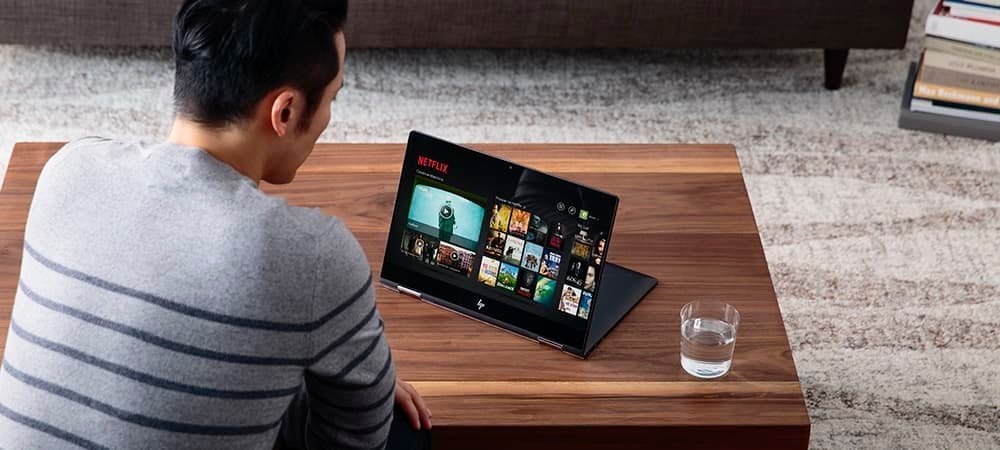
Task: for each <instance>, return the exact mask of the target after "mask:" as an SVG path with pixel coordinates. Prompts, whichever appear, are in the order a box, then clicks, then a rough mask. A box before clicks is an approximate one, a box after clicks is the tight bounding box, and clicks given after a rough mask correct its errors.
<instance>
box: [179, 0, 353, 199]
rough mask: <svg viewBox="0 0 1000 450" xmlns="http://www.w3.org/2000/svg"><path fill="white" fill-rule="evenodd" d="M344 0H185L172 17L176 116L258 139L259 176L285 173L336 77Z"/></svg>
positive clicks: (325, 108) (309, 138) (316, 123)
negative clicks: (262, 151)
mask: <svg viewBox="0 0 1000 450" xmlns="http://www.w3.org/2000/svg"><path fill="white" fill-rule="evenodd" d="M346 15H347V0H186V1H185V2H184V3H183V5H181V8H180V10H179V11H178V13H177V16H176V17H175V19H174V44H173V46H174V55H175V58H176V79H175V85H174V104H175V107H176V109H177V115H178V117H179V118H181V119H183V120H186V121H190V122H192V123H196V124H198V126H199V127H201V128H204V129H206V130H216V131H219V132H223V131H225V132H230V133H232V132H235V133H241V134H244V135H246V136H245V137H247V138H248V139H253V140H254V141H255V142H256V143H259V144H265V145H263V146H262V147H261V148H263V149H266V150H265V151H266V154H264V155H259V157H260V158H262V165H263V166H264V167H263V173H261V174H260V175H261V178H262V179H263V180H265V181H268V182H271V183H287V182H290V181H291V180H292V179H293V178H294V176H295V171H296V170H297V169H298V167H299V166H300V165H301V164H302V163H303V162H304V161H305V159H306V157H308V156H309V153H310V152H311V150H312V148H313V146H314V145H315V143H316V140H317V139H319V135H320V134H321V133H322V132H323V130H324V129H326V126H327V125H328V124H329V120H330V103H331V102H332V100H333V98H334V97H335V96H336V94H337V92H338V91H339V90H340V88H341V87H342V85H343V65H344V56H345V55H344V54H345V43H344V35H343V32H342V28H343V24H344V21H345V20H346Z"/></svg>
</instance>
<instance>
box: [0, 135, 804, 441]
mask: <svg viewBox="0 0 1000 450" xmlns="http://www.w3.org/2000/svg"><path fill="white" fill-rule="evenodd" d="M59 147H60V145H59V144H44V143H42V144H18V145H17V146H16V147H15V149H14V154H13V157H12V158H11V162H10V168H9V169H8V172H7V177H6V180H5V182H4V186H3V190H2V191H0V330H2V331H0V352H2V345H3V342H5V340H6V330H7V327H8V325H9V319H10V313H11V303H12V300H13V298H14V293H15V289H16V287H17V277H18V272H19V269H20V261H21V252H22V248H21V247H22V238H23V234H24V222H25V218H26V215H27V212H28V206H29V204H30V201H31V196H32V193H33V191H34V187H35V182H36V180H37V177H38V172H39V170H40V169H41V167H42V165H43V164H44V163H45V161H47V160H48V158H49V157H50V156H51V155H52V154H53V153H54V152H55V151H56V150H57V149H58V148H59ZM474 147H476V148H479V149H481V150H484V151H487V152H489V153H493V154H495V155H498V156H502V157H504V158H509V159H512V160H515V161H517V162H519V163H522V164H524V165H527V166H530V167H535V168H538V169H541V170H544V171H549V172H553V173H556V174H559V175H561V176H564V177H567V178H569V179H571V180H575V181H579V182H581V183H584V184H587V185H591V186H594V187H597V188H601V189H604V190H607V191H610V192H613V193H616V194H618V195H619V196H620V197H621V206H620V211H619V214H618V220H617V222H616V226H615V236H614V241H613V245H612V247H611V248H610V255H609V260H611V261H613V262H616V263H619V264H622V265H624V266H626V267H630V268H633V269H636V270H639V271H641V272H644V273H648V274H650V275H653V276H655V277H657V278H658V279H659V280H660V284H659V286H658V287H657V288H656V289H654V290H653V291H652V293H650V295H649V296H648V297H646V299H644V300H643V301H642V302H641V303H639V305H638V306H637V307H636V308H635V310H633V311H632V313H630V314H629V315H628V316H627V317H626V318H625V319H624V321H622V323H621V324H620V325H619V326H618V328H616V329H615V330H614V331H612V332H611V334H610V335H609V336H608V337H607V339H605V340H604V342H603V343H601V344H600V345H599V346H598V347H597V350H595V351H594V353H593V355H592V356H591V357H590V359H588V360H586V361H583V360H578V359H576V358H573V357H570V356H568V355H565V354H563V353H560V352H557V351H555V350H553V349H552V348H549V347H546V346H542V345H540V344H537V343H533V342H529V341H527V340H525V339H521V338H518V337H516V336H514V335H511V334H508V333H506V332H503V331H500V330H498V329H494V328H491V327H488V326H485V325H483V324H480V323H478V322H474V321H472V320H469V319H466V318H463V317H460V316H458V315H455V314H452V313H450V312H447V311H444V310H441V309H438V308H436V307H433V306H430V305H427V304H424V303H420V302H418V301H417V300H414V299H413V298H411V297H406V296H403V295H400V294H396V293H393V292H391V291H389V290H387V289H381V290H379V291H378V303H379V309H380V311H381V313H382V316H383V318H384V320H385V323H386V330H387V331H386V332H387V335H388V338H389V342H390V345H391V346H392V349H393V355H394V356H395V360H396V364H397V366H398V371H399V373H400V375H401V376H402V377H404V378H405V379H407V380H409V381H411V382H412V383H413V384H414V385H415V386H416V387H417V388H418V389H419V390H420V392H421V393H422V394H423V396H424V397H425V399H426V400H427V403H428V405H429V406H430V407H431V409H432V410H433V413H434V425H435V426H434V434H433V440H434V448H435V449H545V450H555V449H572V450H581V449H586V448H614V449H648V448H662V447H667V446H670V447H672V448H673V447H677V448H681V447H682V446H697V448H727V449H732V448H741V449H742V448H764V449H779V448H798V449H802V448H806V447H807V445H808V441H809V418H808V416H807V414H806V407H805V402H804V400H803V397H802V391H801V388H800V386H799V381H798V377H797V375H796V372H795V364H794V362H793V360H792V352H791V350H790V349H789V346H788V339H787V337H786V335H785V328H784V325H783V323H782V320H781V314H780V312H779V310H778V303H777V301H776V299H775V295H774V288H773V287H772V285H771V277H770V274H769V273H768V269H767V263H766V261H765V260H764V252H763V250H762V248H761V244H760V238H759V236H758V234H757V226H756V224H755V222H754V216H753V211H752V210H751V208H750V201H749V199H748V197H747V193H746V189H745V187H744V184H743V177H742V175H741V173H740V166H739V161H738V159H737V157H736V152H735V150H734V148H733V147H732V146H730V145H493V144H489V145H485V144H484V145H474ZM403 148H404V146H403V145H398V144H393V145H363V144H357V145H356V144H344V145H320V146H318V147H317V149H316V152H315V153H314V154H313V155H312V157H310V158H309V161H308V162H307V163H306V165H305V166H303V167H302V170H300V172H299V176H298V178H297V179H296V181H295V182H294V183H292V184H290V185H287V186H280V187H279V186H264V189H265V190H266V191H267V192H270V193H273V194H275V195H280V196H283V197H286V198H287V199H288V201H289V202H290V203H292V204H295V205H301V206H314V207H319V208H322V209H323V211H325V212H326V213H329V214H334V215H337V216H339V217H341V218H343V219H344V220H345V221H346V223H347V224H348V225H349V226H350V228H351V230H353V231H354V233H355V234H356V235H357V236H358V239H359V240H360V241H361V244H362V246H363V247H364V249H365V251H366V252H367V254H368V259H369V261H370V262H371V264H372V269H373V270H374V271H375V272H376V273H378V271H379V269H380V265H381V261H382V254H383V251H384V245H385V238H386V232H387V229H388V223H389V217H390V215H391V214H392V207H393V202H394V196H395V190H396V185H397V183H398V179H399V171H400V164H401V162H402V157H403ZM694 299H717V300H724V301H726V302H729V303H732V304H733V305H735V306H736V307H737V308H738V309H739V310H740V312H741V313H742V315H743V317H742V322H741V324H740V329H739V335H738V337H737V339H736V354H735V359H734V363H733V369H732V371H731V372H730V373H729V374H728V375H727V376H726V377H724V378H722V379H718V380H713V381H702V380H698V379H695V378H694V377H691V376H689V375H687V374H686V373H685V372H684V371H683V370H682V369H681V367H680V361H679V350H680V349H679V342H678V341H679V328H680V323H679V321H680V319H679V316H678V313H679V311H680V308H681V306H682V305H683V304H684V303H686V302H688V301H690V300H694Z"/></svg>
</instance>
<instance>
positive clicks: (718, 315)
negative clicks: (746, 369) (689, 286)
mask: <svg viewBox="0 0 1000 450" xmlns="http://www.w3.org/2000/svg"><path fill="white" fill-rule="evenodd" d="M739 325H740V313H739V311H737V310H736V308H734V307H733V306H732V305H730V304H728V303H723V302H717V301H694V302H691V303H688V304H686V305H684V307H683V308H681V367H683V368H684V371H686V372H687V373H689V374H691V375H694V376H696V377H698V378H718V377H721V376H723V375H725V374H726V373H728V372H729V368H730V366H732V362H733V348H734V347H735V346H736V329H737V327H739Z"/></svg>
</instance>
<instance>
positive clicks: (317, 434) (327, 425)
mask: <svg viewBox="0 0 1000 450" xmlns="http://www.w3.org/2000/svg"><path fill="white" fill-rule="evenodd" d="M316 273H317V277H318V280H317V284H316V285H315V286H316V292H315V295H314V297H315V298H314V304H313V315H314V317H315V318H316V320H317V321H318V323H324V325H322V326H320V327H319V328H318V329H317V330H316V331H315V332H314V333H313V336H312V344H313V345H312V347H313V353H312V354H313V355H314V356H313V359H312V361H313V362H312V364H311V365H310V366H309V367H308V368H307V370H306V374H305V386H306V389H307V391H308V393H309V415H308V418H307V420H306V429H305V433H306V436H305V441H306V442H307V443H308V448H310V449H326V448H344V449H381V448H383V447H385V444H386V441H387V439H388V434H389V428H390V425H391V422H392V414H393V404H394V390H395V386H396V371H395V367H394V366H393V361H392V354H391V353H390V350H389V345H388V343H387V342H386V339H385V336H384V334H383V322H382V318H381V316H380V315H379V312H378V309H377V308H376V307H375V287H374V281H373V279H372V278H373V277H372V272H371V268H370V266H369V265H368V260H367V258H366V257H365V254H364V252H363V251H362V249H361V246H360V245H359V243H358V241H357V239H355V237H354V235H353V234H351V233H350V231H348V230H347V228H346V227H344V226H343V225H342V224H341V223H339V222H338V226H337V227H335V229H334V231H333V232H332V233H330V234H328V236H327V237H326V238H325V239H322V242H320V257H319V261H318V263H317V266H316ZM324 321H325V322H324Z"/></svg>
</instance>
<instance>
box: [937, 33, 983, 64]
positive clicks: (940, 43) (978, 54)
mask: <svg viewBox="0 0 1000 450" xmlns="http://www.w3.org/2000/svg"><path fill="white" fill-rule="evenodd" d="M924 48H926V49H927V50H934V51H937V52H941V53H948V54H951V55H956V56H962V57H966V58H971V59H975V60H979V61H984V62H988V63H992V64H1000V49H992V48H988V47H979V46H976V45H972V44H966V43H965V42H958V41H953V40H950V39H943V38H939V37H935V36H927V37H925V38H924Z"/></svg>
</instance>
